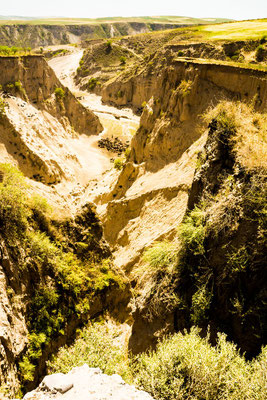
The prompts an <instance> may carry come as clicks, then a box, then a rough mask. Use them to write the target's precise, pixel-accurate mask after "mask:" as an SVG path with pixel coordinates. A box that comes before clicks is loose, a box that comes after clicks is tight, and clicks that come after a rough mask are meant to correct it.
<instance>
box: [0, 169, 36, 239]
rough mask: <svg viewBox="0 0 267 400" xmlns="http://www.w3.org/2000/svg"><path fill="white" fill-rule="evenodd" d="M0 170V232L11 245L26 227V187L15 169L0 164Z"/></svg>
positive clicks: (21, 176)
mask: <svg viewBox="0 0 267 400" xmlns="http://www.w3.org/2000/svg"><path fill="white" fill-rule="evenodd" d="M0 170H1V171H2V172H3V173H4V180H3V182H2V183H0V198H1V202H0V231H1V232H2V233H4V234H5V237H6V238H7V240H8V241H9V242H10V243H11V242H14V240H15V239H17V238H19V237H22V236H23V235H24V233H25V231H26V230H27V227H28V220H27V219H28V217H29V216H30V209H29V207H28V195H27V185H26V182H25V179H24V177H23V175H22V173H20V172H19V171H18V170H17V169H16V168H15V167H13V166H11V165H9V164H0Z"/></svg>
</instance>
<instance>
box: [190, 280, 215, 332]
mask: <svg viewBox="0 0 267 400" xmlns="http://www.w3.org/2000/svg"><path fill="white" fill-rule="evenodd" d="M211 298H212V295H211V293H209V292H208V290H207V287H206V286H202V287H200V288H199V289H198V290H197V291H196V292H195V294H194V295H193V296H192V307H191V320H192V322H193V323H194V324H196V325H197V324H201V323H202V322H203V321H205V319H206V317H207V312H208V310H209V308H210V303H211Z"/></svg>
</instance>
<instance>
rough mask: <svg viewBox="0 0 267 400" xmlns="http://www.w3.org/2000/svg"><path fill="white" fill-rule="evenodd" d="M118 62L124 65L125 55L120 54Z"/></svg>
mask: <svg viewBox="0 0 267 400" xmlns="http://www.w3.org/2000/svg"><path fill="white" fill-rule="evenodd" d="M120 62H121V64H122V65H125V64H126V57H125V56H121V57H120Z"/></svg>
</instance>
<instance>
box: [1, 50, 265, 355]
mask: <svg viewBox="0 0 267 400" xmlns="http://www.w3.org/2000/svg"><path fill="white" fill-rule="evenodd" d="M81 55H82V53H81V52H80V51H79V50H77V51H76V50H75V51H74V53H73V54H71V55H69V56H64V57H60V58H55V59H53V60H51V61H50V65H51V66H52V67H53V68H54V69H55V71H56V73H57V75H58V77H59V78H60V80H61V82H62V83H64V84H65V85H69V87H70V88H71V89H72V91H73V92H74V94H75V95H76V96H77V97H78V98H79V99H80V102H81V103H82V104H83V105H84V106H90V108H91V109H93V110H94V111H95V113H96V114H97V115H98V116H99V118H100V121H101V123H102V125H103V126H104V128H105V130H104V131H103V132H102V133H101V134H100V135H92V136H89V137H88V136H85V135H81V136H79V137H77V136H75V137H69V136H66V135H65V136H64V134H63V132H61V131H60V129H58V126H55V132H56V133H57V135H56V136H57V137H58V136H59V137H61V139H62V140H61V142H60V143H57V146H56V149H57V150H56V151H57V152H58V153H60V151H59V148H61V149H63V150H64V151H65V149H66V148H67V147H68V149H69V151H70V153H71V154H72V157H65V158H64V160H63V161H64V162H63V166H64V168H63V171H64V172H65V176H64V179H63V178H62V179H61V180H60V181H59V182H58V183H56V184H54V185H52V186H49V185H43V183H42V182H35V183H34V181H31V182H32V183H33V184H34V185H35V189H36V190H39V191H40V193H42V194H44V195H45V196H46V197H48V199H49V201H51V202H52V204H54V205H55V206H56V207H58V206H60V207H61V210H62V209H64V210H65V211H66V209H67V210H68V211H69V212H70V213H75V212H76V210H77V209H79V208H80V206H81V205H83V204H85V203H86V202H88V201H93V202H94V203H95V204H96V205H97V212H98V214H99V216H100V219H101V223H102V225H103V230H104V236H105V239H106V240H107V242H108V243H109V245H110V247H111V250H112V251H113V255H114V259H115V263H116V265H117V266H118V267H121V268H123V269H124V270H126V271H127V272H131V270H132V268H133V266H135V265H138V263H139V262H140V259H141V256H142V253H143V251H144V248H146V247H147V246H149V245H150V244H152V243H153V242H155V241H157V240H161V239H172V238H174V237H175V234H176V228H177V225H178V224H179V223H180V222H181V221H182V219H183V217H184V214H185V211H186V209H187V202H188V197H189V193H190V188H191V185H192V181H193V177H194V173H195V168H196V160H197V156H198V153H199V151H200V150H201V149H202V148H203V146H204V144H205V141H206V133H205V132H204V133H203V127H202V129H199V128H198V126H197V124H198V122H199V120H198V119H197V118H196V116H197V115H199V114H201V113H203V112H204V111H205V110H206V109H207V107H208V106H210V105H215V104H216V103H217V102H218V101H219V100H220V99H222V98H224V99H225V98H226V99H241V100H243V99H248V98H249V99H252V98H253V97H255V96H256V101H257V102H258V108H259V109H264V105H266V98H264V93H266V90H265V88H266V78H265V77H264V76H263V74H260V73H257V72H255V73H254V72H253V71H241V70H238V69H233V68H224V67H221V66H218V68H217V67H216V66H214V65H211V66H208V65H205V64H200V63H193V62H192V63H190V64H189V65H188V63H187V65H186V64H185V63H183V62H181V61H179V62H174V63H172V65H170V66H166V67H165V68H161V69H160V70H159V69H157V66H156V67H155V69H154V71H153V72H151V68H150V67H149V68H148V69H146V68H143V70H141V71H139V73H138V74H137V76H136V77H130V78H129V79H128V80H127V79H124V80H123V79H121V77H119V78H118V79H116V80H115V81H114V82H112V83H110V84H108V85H107V86H106V87H105V88H104V90H103V98H104V99H105V100H106V102H107V101H109V102H112V103H113V104H116V105H118V106H127V105H133V106H134V107H137V108H138V107H140V106H141V104H142V102H143V101H144V100H146V101H148V103H147V105H146V106H145V107H144V112H143V114H142V117H141V121H140V128H139V129H138V132H137V134H136V135H135V137H134V139H133V141H132V154H131V158H130V162H128V163H126V165H125V166H124V168H123V170H122V171H121V173H119V172H118V171H116V170H115V169H114V168H110V167H111V166H112V164H110V158H111V157H113V156H112V155H110V154H108V153H107V152H105V151H103V150H102V149H99V148H98V147H97V140H98V139H99V137H101V136H102V137H103V136H104V135H111V136H112V135H119V136H121V137H124V138H125V140H129V138H130V137H131V135H129V130H130V131H133V130H134V129H136V128H137V125H138V118H137V117H135V116H133V114H132V112H131V111H130V110H128V111H125V110H121V109H120V110H118V109H117V108H114V107H108V106H106V105H102V104H101V101H100V98H99V97H97V96H95V95H90V94H88V93H85V92H82V91H80V90H79V89H77V88H76V87H74V86H73V83H72V79H69V76H71V75H72V74H73V73H74V71H75V69H76V68H77V66H78V63H79V59H80V57H81ZM216 68H217V69H216ZM244 76H245V78H244ZM229 78H230V79H229ZM182 82H183V85H182V86H181V83H182ZM184 85H186V86H185V87H184ZM118 90H121V92H122V93H123V96H122V97H121V98H120V99H116V98H115V97H113V93H117V92H118ZM203 93H204V94H205V95H203ZM153 95H154V98H151V96H153ZM150 98H151V100H149V99H150ZM158 99H159V100H160V101H158ZM7 101H8V102H10V109H11V110H14V109H15V108H16V107H17V105H16V104H17V103H16V104H13V105H12V102H17V100H15V99H14V98H10V99H7ZM22 101H23V100H22ZM22 104H23V103H22ZM13 106H14V107H13ZM26 107H27V106H26V105H25V104H24V105H23V107H22V108H26ZM29 111H30V110H29ZM40 117H41V116H40V115H39V118H40ZM196 120H198V122H197V123H196ZM24 122H25V121H24ZM61 129H62V128H61ZM99 130H100V129H99ZM99 130H98V131H99ZM52 136H53V138H54V139H55V135H52ZM57 140H58V139H57ZM74 150H75V154H76V157H81V159H79V162H76V160H75V157H74V155H73V153H74ZM81 155H82V156H81ZM8 156H10V154H6V157H7V159H8ZM59 156H61V154H59ZM67 159H71V162H70V163H69V164H68V163H65V161H66V160H67ZM73 159H74V161H73ZM88 161H89V162H88ZM64 163H65V164H64ZM66 167H67V168H66ZM66 169H69V170H70V171H71V173H70V174H68V173H66ZM73 171H74V172H73ZM53 186H54V187H53ZM128 276H130V277H131V275H130V274H129V275H128ZM163 319H164V320H163ZM163 319H161V320H160V321H156V323H154V325H153V326H152V325H151V324H150V325H148V324H146V329H147V332H146V336H147V342H149V341H150V342H151V337H153V338H154V339H155V338H156V337H159V336H160V335H161V334H164V332H167V331H168V330H169V329H170V328H171V329H172V325H173V316H172V315H166V316H164V318H163ZM139 322H140V321H139ZM140 330H144V325H143V324H141V325H140V327H139V328H138V320H136V323H135V329H134V335H132V340H131V345H132V347H133V348H134V347H136V344H137V341H138V340H139V341H140V337H139V332H140ZM143 339H145V338H142V342H143V343H142V346H146V344H148V343H146V341H145V340H143Z"/></svg>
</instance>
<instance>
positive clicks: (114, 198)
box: [97, 61, 267, 269]
mask: <svg viewBox="0 0 267 400" xmlns="http://www.w3.org/2000/svg"><path fill="white" fill-rule="evenodd" d="M129 73H130V72H129V71H126V72H125V74H122V75H121V76H118V77H117V78H116V79H115V80H114V82H112V83H109V84H107V86H106V87H105V88H104V91H103V99H104V100H106V101H111V102H113V103H115V104H117V105H119V106H122V105H131V106H133V107H134V108H135V109H140V108H142V106H143V113H142V116H141V120H140V127H139V129H138V131H137V133H136V134H135V136H134V137H133V139H132V143H131V154H130V158H129V162H128V163H127V164H126V165H125V166H124V169H123V171H122V172H121V174H120V176H119V179H118V181H117V183H116V184H115V185H114V186H113V187H111V191H110V193H109V194H106V195H103V196H102V197H101V198H100V199H97V201H99V202H100V203H101V204H102V205H101V206H99V212H100V215H101V218H102V222H103V226H104V233H105V237H106V239H107V240H108V242H109V243H110V245H111V246H112V247H113V251H114V255H115V259H116V262H118V264H119V265H121V266H125V267H126V268H127V269H128V268H131V267H132V266H133V265H135V264H137V263H138V262H139V261H140V257H141V255H142V253H143V251H144V248H145V247H147V246H148V245H150V244H151V243H153V242H154V241H156V240H160V239H164V238H171V237H172V235H175V232H176V228H177V226H178V224H179V223H180V222H181V221H182V219H183V216H184V213H185V210H186V207H187V200H188V191H190V188H191V185H192V180H193V176H194V171H195V168H196V159H197V153H198V152H199V151H201V149H202V147H203V145H204V144H205V141H206V134H205V127H206V125H205V124H206V123H205V122H204V120H203V119H202V118H201V115H203V113H204V112H205V111H207V110H208V109H209V107H212V106H215V105H216V104H217V103H218V102H219V101H221V100H223V99H229V100H243V101H247V102H254V105H255V108H256V109H258V110H261V111H264V110H265V109H266V104H267V97H266V96H267V90H266V86H267V80H266V74H265V73H264V72H261V71H252V70H249V69H240V68H237V67H229V66H224V65H217V64H213V63H202V62H182V61H174V62H173V63H172V64H171V65H169V66H165V67H164V68H162V66H161V65H158V64H155V65H154V69H153V67H152V66H151V65H148V66H147V67H143V69H142V70H141V71H140V73H139V74H137V76H134V75H131V76H129ZM118 91H120V93H121V96H120V97H118V96H117V95H116V93H118ZM144 101H146V103H143V102H144ZM142 103H143V104H142Z"/></svg>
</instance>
